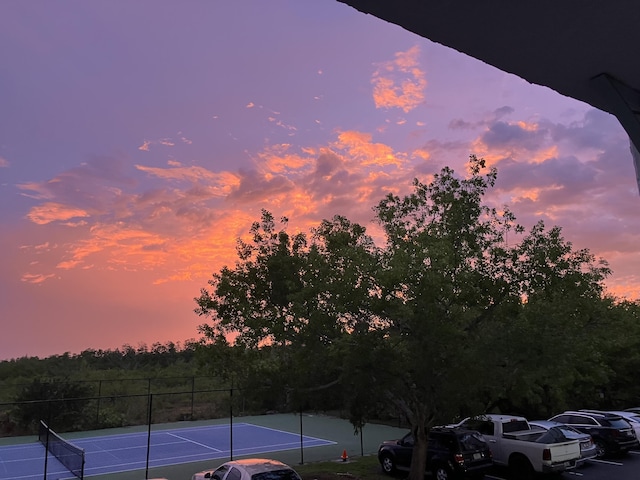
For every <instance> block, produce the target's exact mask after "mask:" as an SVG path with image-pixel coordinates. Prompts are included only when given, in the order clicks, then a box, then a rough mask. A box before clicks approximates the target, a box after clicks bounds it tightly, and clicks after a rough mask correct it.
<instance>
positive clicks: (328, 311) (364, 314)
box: [196, 156, 608, 480]
mask: <svg viewBox="0 0 640 480" xmlns="http://www.w3.org/2000/svg"><path fill="white" fill-rule="evenodd" d="M496 177H497V172H496V170H495V169H493V168H487V167H486V165H485V162H484V161H483V160H482V159H478V158H476V157H474V156H472V157H471V158H470V161H469V164H468V172H467V175H466V176H464V177H463V176H459V175H457V174H456V173H455V172H454V171H453V170H452V169H450V168H446V167H445V168H443V169H442V170H441V171H440V172H439V173H437V174H436V175H434V177H433V179H432V180H431V181H430V182H429V183H422V182H420V181H418V180H415V181H414V184H413V192H412V193H410V194H409V195H406V196H404V197H400V196H396V195H391V194H390V195H388V196H386V197H385V198H383V199H382V200H381V201H380V202H379V203H378V205H376V206H375V207H374V211H375V215H376V216H375V219H376V221H377V223H378V225H379V226H380V227H381V231H382V233H383V235H384V240H383V242H381V245H380V246H376V244H375V243H374V242H373V240H372V238H371V237H370V236H368V235H367V233H366V231H365V229H364V227H362V226H360V225H358V224H355V223H352V222H350V221H349V220H348V219H346V218H344V217H340V216H337V217H334V218H333V219H332V220H330V221H329V220H325V221H323V222H322V223H321V224H320V225H319V227H318V228H316V229H314V230H313V232H312V235H311V236H310V237H307V236H306V235H303V234H300V235H297V236H294V237H291V236H289V235H288V234H287V233H286V228H283V229H281V230H278V229H277V228H276V226H275V222H274V221H273V217H272V216H271V214H270V213H268V212H263V216H262V220H261V222H256V223H255V224H254V225H253V227H252V229H251V233H252V239H251V241H250V242H243V241H239V243H238V261H237V262H236V264H235V266H234V268H229V267H225V268H223V269H222V270H221V271H220V272H219V273H216V274H214V276H213V278H212V280H211V281H210V282H209V288H208V289H206V288H204V289H202V290H201V294H200V296H199V297H198V298H196V301H197V303H198V308H197V310H196V311H197V312H198V313H200V314H201V315H205V316H210V317H211V319H210V323H207V324H204V325H203V326H202V331H203V333H204V334H205V337H206V338H208V339H209V340H213V339H216V338H220V337H221V336H223V337H228V338H234V339H235V340H234V341H235V343H236V344H237V345H242V346H245V347H247V348H253V349H256V348H259V347H260V346H261V345H269V346H278V347H280V350H279V352H280V356H281V358H280V361H281V363H282V365H283V372H286V373H285V375H288V378H287V385H288V386H290V387H291V388H292V389H293V390H295V391H298V392H300V391H313V390H317V389H319V388H322V387H323V386H327V385H331V384H335V383H338V384H340V385H342V391H343V393H344V394H345V401H346V402H345V403H346V405H347V406H348V407H349V409H350V413H351V417H352V421H353V423H354V425H355V426H356V427H357V426H361V425H362V423H363V422H364V421H366V419H367V417H368V416H369V415H370V414H371V412H372V411H375V409H376V408H378V407H379V402H381V401H382V402H385V403H386V404H392V405H394V406H395V408H396V409H398V410H399V411H401V412H403V414H404V416H405V417H406V418H407V420H408V421H409V423H410V425H411V429H412V432H413V434H414V437H415V441H416V443H415V450H414V452H415V454H414V455H413V460H412V465H411V472H410V478H411V479H412V480H422V478H423V474H424V471H425V466H426V447H427V442H426V435H427V432H428V429H429V428H430V427H431V426H433V425H435V424H437V423H440V422H446V421H449V420H450V419H451V418H452V417H453V416H455V415H458V414H461V413H464V412H467V411H468V412H473V413H478V412H482V411H484V410H485V409H486V408H488V407H489V406H491V405H492V401H493V400H494V399H496V398H505V397H507V396H508V395H509V394H512V393H514V392H516V393H518V394H521V395H525V394H526V390H525V389H523V388H522V381H521V378H522V372H523V371H525V369H532V372H533V373H531V374H530V375H528V376H527V377H526V378H527V382H528V383H527V384H530V383H531V384H534V385H536V387H535V388H538V389H542V390H544V389H545V388H550V387H549V382H550V380H549V379H548V377H550V376H551V375H552V371H551V370H552V365H553V364H554V362H555V363H557V362H559V363H558V364H559V365H561V366H562V367H563V368H567V369H571V368H574V364H573V363H572V359H573V358H574V357H575V351H576V350H575V349H572V348H569V347H567V346H566V345H563V346H565V347H567V348H565V350H562V351H560V352H555V351H554V352H553V355H551V354H548V355H547V356H546V357H545V358H536V359H535V360H533V361H532V359H531V357H529V356H528V355H527V354H526V353H527V352H528V353H532V352H535V350H532V347H531V344H530V340H531V338H532V337H531V335H543V336H544V335H548V334H552V335H556V334H557V333H558V331H559V330H560V329H562V328H565V329H566V333H568V334H569V335H572V334H573V332H575V331H576V330H578V329H580V328H582V327H584V326H585V325H588V324H589V323H590V322H592V323H593V322H595V323H597V322H598V319H597V318H594V314H593V313H589V309H592V308H593V306H594V305H596V304H597V301H598V300H599V299H600V294H601V293H602V286H601V283H602V281H603V280H604V278H605V277H606V275H607V274H608V268H607V267H606V265H604V264H599V263H597V262H596V261H595V259H594V257H593V256H592V255H591V254H589V252H588V251H586V250H584V251H574V250H573V248H572V246H571V244H570V243H568V242H566V241H564V239H563V238H562V236H561V235H560V230H559V229H558V228H553V229H551V230H546V229H545V227H544V225H543V224H538V225H536V226H534V228H533V229H532V230H531V231H530V232H529V233H525V232H524V229H523V228H522V227H521V226H519V225H518V224H517V223H516V221H515V217H514V215H513V214H512V213H511V212H510V211H509V210H508V209H506V208H504V209H501V210H500V211H498V210H497V209H495V208H492V207H490V206H488V205H487V204H486V203H485V200H484V197H485V194H486V193H487V191H488V190H489V189H490V188H492V187H493V186H494V184H495V181H496ZM285 227H286V224H285ZM507 240H509V241H507ZM596 316H597V315H596ZM544 340H545V339H544V338H541V339H540V341H544ZM587 350H588V349H587ZM582 358H583V359H586V358H587V356H584V357H582ZM536 375H538V376H536ZM578 376H579V372H578V373H575V372H574V373H572V374H566V375H563V382H564V383H562V382H559V383H558V382H556V383H554V384H553V385H552V387H554V388H555V387H558V388H559V387H560V386H562V385H566V384H568V383H570V382H571V381H572V380H574V379H575V378H577V377H578ZM539 377H544V378H539ZM536 382H537V383H536Z"/></svg>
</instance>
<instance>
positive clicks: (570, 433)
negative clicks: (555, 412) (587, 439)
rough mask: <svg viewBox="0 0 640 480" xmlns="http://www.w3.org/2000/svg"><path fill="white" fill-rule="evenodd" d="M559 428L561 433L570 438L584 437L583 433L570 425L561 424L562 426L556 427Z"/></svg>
mask: <svg viewBox="0 0 640 480" xmlns="http://www.w3.org/2000/svg"><path fill="white" fill-rule="evenodd" d="M556 428H558V429H559V430H561V431H562V433H563V434H564V436H565V437H567V438H568V439H570V440H574V439H577V438H582V437H584V436H585V435H584V433H581V432H579V431H578V430H576V429H575V428H571V427H570V426H568V425H566V426H562V427H556Z"/></svg>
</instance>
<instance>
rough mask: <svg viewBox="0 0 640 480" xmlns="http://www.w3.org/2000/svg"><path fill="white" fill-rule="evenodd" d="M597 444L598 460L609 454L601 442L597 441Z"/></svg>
mask: <svg viewBox="0 0 640 480" xmlns="http://www.w3.org/2000/svg"><path fill="white" fill-rule="evenodd" d="M595 444H596V458H602V457H604V456H605V455H606V454H607V449H606V448H605V446H604V443H602V442H601V441H600V440H596V441H595Z"/></svg>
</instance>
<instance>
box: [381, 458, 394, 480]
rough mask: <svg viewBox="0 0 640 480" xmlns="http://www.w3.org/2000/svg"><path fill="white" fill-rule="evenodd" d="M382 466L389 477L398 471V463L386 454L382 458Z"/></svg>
mask: <svg viewBox="0 0 640 480" xmlns="http://www.w3.org/2000/svg"><path fill="white" fill-rule="evenodd" d="M380 465H382V471H383V472H384V473H387V474H389V475H391V474H392V473H394V472H395V471H396V462H395V461H394V460H393V457H391V455H389V454H384V455H382V457H380Z"/></svg>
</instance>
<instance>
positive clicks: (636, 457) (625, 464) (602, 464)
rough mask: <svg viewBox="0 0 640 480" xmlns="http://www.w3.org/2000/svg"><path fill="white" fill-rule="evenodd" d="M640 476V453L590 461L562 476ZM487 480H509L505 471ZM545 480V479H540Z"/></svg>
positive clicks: (600, 479) (619, 479)
mask: <svg viewBox="0 0 640 480" xmlns="http://www.w3.org/2000/svg"><path fill="white" fill-rule="evenodd" d="M639 475H640V451H631V452H630V453H628V454H627V455H625V456H623V457H620V458H609V459H603V460H590V461H588V462H586V464H585V465H582V466H580V467H578V468H576V469H574V470H572V471H570V472H565V473H563V474H562V476H561V478H562V479H563V480H571V479H574V478H575V479H578V478H579V479H584V480H611V479H615V480H637V479H638V478H639ZM484 478H485V479H486V480H507V479H508V476H507V474H506V472H505V471H504V470H497V471H495V472H492V473H491V474H490V475H485V477H484ZM540 478H544V477H540Z"/></svg>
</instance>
